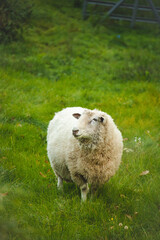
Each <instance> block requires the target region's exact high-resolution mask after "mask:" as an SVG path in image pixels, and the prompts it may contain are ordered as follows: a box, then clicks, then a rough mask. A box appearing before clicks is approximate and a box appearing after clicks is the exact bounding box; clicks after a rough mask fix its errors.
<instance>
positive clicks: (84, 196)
mask: <svg viewBox="0 0 160 240" xmlns="http://www.w3.org/2000/svg"><path fill="white" fill-rule="evenodd" d="M88 192H89V187H88V183H87V184H84V185H83V186H81V200H82V202H85V201H86V200H87V194H88Z"/></svg>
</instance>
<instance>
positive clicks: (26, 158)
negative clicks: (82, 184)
mask: <svg viewBox="0 0 160 240" xmlns="http://www.w3.org/2000/svg"><path fill="white" fill-rule="evenodd" d="M32 8H33V12H32V17H31V21H30V24H29V25H28V26H27V27H26V28H25V30H24V33H23V38H21V39H19V40H17V41H14V42H10V43H7V44H5V43H3V44H2V43H1V44H0V239H1V240H8V239H9V240H25V239H26V240H60V239H63V240H71V239H73V240H122V239H123V240H133V239H136V240H146V239H147V240H159V239H160V149H159V147H160V135H159V133H160V32H159V27H158V25H151V24H145V23H137V24H136V26H135V28H134V29H131V28H130V26H129V23H127V22H122V21H112V20H110V19H106V20H103V21H102V19H101V17H100V16H93V15H91V16H90V17H89V18H88V19H87V20H86V21H83V20H82V8H81V6H78V7H77V6H75V1H73V0H72V1H66V0H61V1H51V0H46V1H40V0H39V1H38V0H37V1H34V5H33V7H32ZM72 106H82V107H86V108H90V109H94V108H97V109H100V110H102V111H104V112H107V113H108V114H110V115H111V116H112V117H113V119H114V121H115V123H116V124H117V126H118V128H119V129H120V130H121V132H122V135H123V138H124V153H123V159H122V164H121V166H120V169H119V170H118V172H117V174H116V175H115V176H114V177H113V178H112V179H110V181H109V182H108V183H106V184H105V185H104V186H103V187H101V188H100V189H99V191H98V196H97V197H95V198H94V199H91V197H90V195H89V196H88V200H87V202H86V203H84V204H82V203H81V200H80V191H79V189H78V187H76V186H75V185H74V184H71V183H65V184H64V191H63V192H59V191H58V190H57V187H56V178H55V176H54V173H53V171H52V169H51V167H50V164H49V162H48V158H47V153H46V133H47V125H48V123H49V121H50V120H51V119H52V118H53V116H54V113H55V112H57V111H60V110H61V109H62V108H65V107H72Z"/></svg>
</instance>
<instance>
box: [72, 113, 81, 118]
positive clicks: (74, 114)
mask: <svg viewBox="0 0 160 240" xmlns="http://www.w3.org/2000/svg"><path fill="white" fill-rule="evenodd" d="M80 116H81V114H80V113H73V117H75V118H77V119H79V118H80Z"/></svg>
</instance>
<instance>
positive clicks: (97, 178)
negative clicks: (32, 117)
mask: <svg viewBox="0 0 160 240" xmlns="http://www.w3.org/2000/svg"><path fill="white" fill-rule="evenodd" d="M122 151H123V139H122V135H121V132H120V131H119V130H118V128H117V126H116V125H115V123H114V121H113V119H112V117H111V116H110V115H108V114H107V113H105V112H102V111H99V110H97V109H94V110H90V109H86V108H81V107H68V108H65V109H63V110H62V111H60V112H58V113H56V114H55V116H54V118H53V119H52V120H51V121H50V122H49V125H48V130H47V153H48V158H49V161H50V163H51V167H52V168H53V171H54V173H55V175H56V177H57V178H58V183H57V187H58V188H59V189H63V180H64V181H71V182H74V183H75V184H76V185H78V187H80V190H81V199H82V201H86V199H87V194H88V192H89V184H90V185H91V193H94V192H96V189H97V188H98V186H101V185H102V184H104V183H105V182H107V181H108V180H109V179H110V178H111V177H112V176H113V175H114V174H115V172H116V171H117V170H118V168H119V165H120V163H121V157H122Z"/></svg>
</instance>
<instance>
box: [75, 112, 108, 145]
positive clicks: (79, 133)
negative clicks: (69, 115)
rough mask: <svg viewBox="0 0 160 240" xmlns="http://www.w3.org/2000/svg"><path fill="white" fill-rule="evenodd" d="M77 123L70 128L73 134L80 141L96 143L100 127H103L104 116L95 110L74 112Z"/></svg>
mask: <svg viewBox="0 0 160 240" xmlns="http://www.w3.org/2000/svg"><path fill="white" fill-rule="evenodd" d="M73 117H75V118H77V124H76V126H75V127H74V128H73V129H72V134H73V136H74V137H75V138H76V139H77V140H79V141H80V143H84V144H85V143H96V142H97V141H98V139H99V132H100V129H101V128H102V127H103V125H104V122H105V118H104V116H102V114H100V113H99V114H98V113H96V112H95V111H87V110H85V111H84V112H83V113H82V114H79V113H74V114H73Z"/></svg>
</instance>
